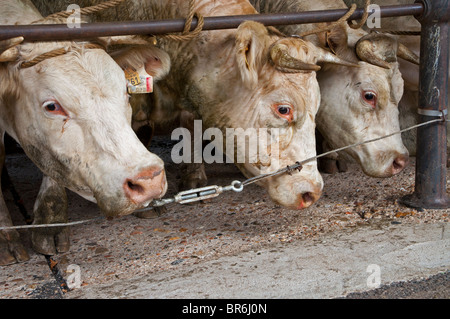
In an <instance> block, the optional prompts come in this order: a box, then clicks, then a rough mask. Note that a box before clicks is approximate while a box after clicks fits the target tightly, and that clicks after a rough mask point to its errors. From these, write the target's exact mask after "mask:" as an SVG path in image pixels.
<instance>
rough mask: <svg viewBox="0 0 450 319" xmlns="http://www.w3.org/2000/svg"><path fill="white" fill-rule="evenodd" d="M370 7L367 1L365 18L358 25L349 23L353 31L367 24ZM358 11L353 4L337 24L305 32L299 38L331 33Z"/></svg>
mask: <svg viewBox="0 0 450 319" xmlns="http://www.w3.org/2000/svg"><path fill="white" fill-rule="evenodd" d="M369 5H370V0H366V3H365V9H364V14H363V16H362V18H361V21H360V22H359V23H357V24H353V23H351V22H349V23H348V24H349V26H350V27H351V28H352V29H359V28H361V27H362V26H363V25H364V23H366V21H367V18H368V17H369ZM356 9H357V7H356V4H354V3H353V4H352V5H351V7H350V9H349V10H348V11H347V13H346V14H344V15H343V16H342V17H341V18H340V19H339V20H337V21H335V22H333V23H331V24H329V25H325V26H323V27H320V28H316V29H313V30H310V31H305V32H303V33H301V34H299V36H300V37H305V36H307V35H311V34H317V33H322V32H328V31H331V30H333V29H334V28H335V27H336V26H337V25H340V24H342V23H345V22H346V21H347V20H348V19H349V18H350V17H351V16H352V14H353V13H354V12H355V11H356Z"/></svg>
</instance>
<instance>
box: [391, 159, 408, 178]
mask: <svg viewBox="0 0 450 319" xmlns="http://www.w3.org/2000/svg"><path fill="white" fill-rule="evenodd" d="M407 163H408V157H405V156H399V157H397V158H395V159H394V161H393V162H392V168H393V173H394V174H397V173H400V172H401V171H402V170H403V169H404V168H405V167H406V164H407Z"/></svg>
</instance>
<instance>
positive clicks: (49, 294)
mask: <svg viewBox="0 0 450 319" xmlns="http://www.w3.org/2000/svg"><path fill="white" fill-rule="evenodd" d="M168 146H170V141H166V140H160V141H159V142H157V143H156V144H154V146H153V147H154V148H155V149H154V151H155V152H157V153H158V151H161V150H165V151H164V153H161V154H160V155H161V156H162V157H163V159H165V160H166V162H167V161H168V152H167V149H170V148H169V147H168ZM7 167H8V170H9V173H10V176H11V178H12V181H13V183H14V185H15V187H16V188H17V190H18V191H19V192H20V194H21V196H22V199H23V200H24V203H25V206H26V208H27V210H28V211H29V212H30V213H31V211H32V207H33V202H34V199H35V197H36V195H37V192H38V189H39V185H40V181H41V173H40V172H39V171H38V170H37V168H36V167H35V166H34V165H33V164H32V163H31V162H30V161H29V160H28V159H27V158H26V157H25V156H24V155H23V154H12V155H10V156H8V158H7ZM166 169H167V176H168V180H169V185H170V186H169V191H168V196H169V195H171V194H174V193H176V192H177V191H178V190H177V188H176V185H177V166H176V165H174V164H171V163H168V164H167V165H166ZM207 174H208V177H209V182H208V184H209V185H220V186H225V185H229V184H230V183H231V181H233V180H236V179H237V180H243V179H244V177H243V176H242V175H241V174H240V172H239V171H238V170H237V169H236V168H235V167H234V165H230V164H213V165H208V166H207ZM323 177H324V182H325V188H324V193H323V196H322V198H321V199H320V201H319V202H318V203H316V204H315V205H313V207H310V208H308V209H306V210H303V211H291V210H287V209H284V208H282V207H280V206H278V205H275V204H274V203H273V202H271V201H270V199H269V197H268V195H267V194H266V193H265V192H264V190H263V189H262V188H260V187H259V186H256V185H250V186H248V187H246V188H245V189H244V191H243V192H241V193H234V192H227V193H224V194H223V195H222V196H220V197H218V198H215V199H211V200H208V201H205V202H202V203H197V204H189V205H177V204H173V205H170V206H168V212H167V213H166V214H164V215H162V216H160V217H157V218H153V219H140V218H137V217H136V216H134V215H129V216H126V217H122V218H118V219H114V220H111V221H108V220H106V219H98V220H95V221H91V222H89V223H86V224H82V225H77V226H72V227H71V229H70V232H71V248H70V251H69V252H68V253H65V254H60V255H57V256H55V257H54V259H55V261H56V262H57V263H58V264H57V269H59V271H60V273H61V274H62V276H63V277H65V278H67V276H69V273H67V272H66V270H67V268H68V266H69V265H71V264H75V265H78V266H79V267H80V269H81V288H80V289H83V287H86V286H91V285H100V284H107V283H113V282H114V281H117V280H121V279H126V278H133V277H137V276H140V275H142V274H149V273H154V272H164V271H167V270H170V269H173V268H174V267H186V266H188V265H193V264H197V265H199V266H201V264H202V263H203V262H205V261H207V260H213V259H217V258H219V257H222V256H227V255H234V254H237V253H239V252H243V251H249V250H257V249H259V248H261V247H270V245H272V244H273V243H277V244H279V243H280V242H281V243H284V244H286V245H289V243H292V242H295V241H311V240H315V239H317V238H320V236H322V235H324V234H326V233H330V232H333V231H337V230H341V229H343V228H355V227H357V228H358V227H365V226H366V225H371V224H374V223H380V225H383V224H386V223H409V224H410V223H413V224H420V223H435V222H448V221H449V219H450V217H449V212H450V210H423V211H418V210H415V209H411V208H407V207H404V206H401V205H400V204H399V203H398V199H400V198H401V197H402V196H404V195H407V194H410V193H412V192H413V190H414V158H412V159H411V162H410V165H409V166H408V167H407V168H406V169H405V170H404V172H402V173H401V174H399V175H398V176H394V177H392V178H389V179H375V178H370V177H367V176H365V175H364V174H363V173H362V171H361V170H360V169H359V167H358V166H356V165H354V164H351V165H349V171H348V172H345V173H339V174H336V175H323ZM449 178H450V175H448V176H447V179H449ZM4 195H5V200H6V202H7V205H8V207H9V209H10V211H11V214H12V218H13V220H14V222H15V224H16V225H21V224H24V219H23V217H22V216H21V215H20V213H19V211H18V209H17V207H16V206H15V205H14V203H13V201H12V197H11V194H10V192H8V191H5V192H4ZM68 195H69V211H70V213H69V219H70V221H78V220H86V219H93V218H96V217H99V216H100V211H99V209H98V208H97V207H96V205H95V204H93V203H90V202H88V201H86V200H84V199H82V198H81V197H79V196H78V195H76V194H74V193H71V192H68ZM20 234H21V236H22V240H23V242H24V244H25V245H26V247H28V251H29V254H30V257H31V259H30V260H29V261H27V262H24V263H21V264H15V265H10V266H5V267H0V298H58V297H61V293H60V291H58V290H59V288H58V287H57V286H55V284H54V277H53V274H52V272H51V271H50V269H49V266H48V262H47V260H46V259H45V258H44V256H42V255H38V254H36V253H34V252H33V251H32V249H31V247H30V235H29V231H28V230H21V231H20ZM77 290H78V289H77ZM79 291H80V290H78V292H79ZM70 294H71V292H70V291H68V292H66V296H69V297H70Z"/></svg>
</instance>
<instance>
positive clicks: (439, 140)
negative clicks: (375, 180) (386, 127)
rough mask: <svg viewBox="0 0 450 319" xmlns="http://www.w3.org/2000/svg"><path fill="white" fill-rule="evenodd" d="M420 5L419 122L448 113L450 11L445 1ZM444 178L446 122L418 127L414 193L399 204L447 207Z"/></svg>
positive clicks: (425, 2)
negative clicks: (421, 10) (421, 6)
mask: <svg viewBox="0 0 450 319" xmlns="http://www.w3.org/2000/svg"><path fill="white" fill-rule="evenodd" d="M420 2H421V3H422V4H423V6H424V12H423V14H422V15H420V16H417V19H418V20H419V22H420V23H421V25H422V31H421V45H420V82H419V110H420V113H422V115H419V123H422V122H425V121H428V120H430V119H433V118H436V115H437V114H438V113H440V112H445V111H446V110H447V105H448V92H447V90H448V67H449V26H448V19H449V17H450V11H449V4H448V0H432V1H431V0H420ZM423 110H425V111H423ZM430 111H431V112H430ZM420 113H419V114H420ZM433 113H435V114H433ZM446 178H447V123H445V122H441V123H435V124H432V125H429V126H424V127H421V128H418V129H417V155H416V183H415V190H414V193H413V194H411V195H407V196H405V197H403V198H402V199H401V202H402V203H403V204H405V205H407V206H410V207H415V208H435V209H442V208H448V207H450V200H449V197H448V195H447V180H446Z"/></svg>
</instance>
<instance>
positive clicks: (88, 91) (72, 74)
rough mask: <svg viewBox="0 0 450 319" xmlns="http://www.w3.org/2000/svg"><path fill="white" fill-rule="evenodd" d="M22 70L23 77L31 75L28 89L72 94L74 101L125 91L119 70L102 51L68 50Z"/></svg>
mask: <svg viewBox="0 0 450 319" xmlns="http://www.w3.org/2000/svg"><path fill="white" fill-rule="evenodd" d="M22 72H24V78H25V80H26V79H28V78H35V80H36V81H33V87H32V89H39V90H40V91H38V92H43V93H42V95H44V96H45V95H51V94H53V95H60V96H69V95H73V96H74V98H76V99H77V100H83V99H84V98H87V99H92V98H99V97H100V98H102V97H104V98H106V97H108V98H111V99H112V98H117V97H122V96H124V95H125V93H126V82H125V76H124V74H123V71H122V69H121V68H120V67H119V66H118V65H117V64H116V63H115V62H114V60H112V58H111V57H110V56H109V55H107V54H106V52H104V51H102V50H90V51H87V52H83V53H78V52H68V53H66V54H65V55H63V56H59V57H55V58H51V59H48V60H45V61H43V62H41V63H39V64H37V65H36V66H35V67H33V68H30V69H25V70H23V71H22ZM25 82H29V81H25ZM35 86H37V87H35Z"/></svg>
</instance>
